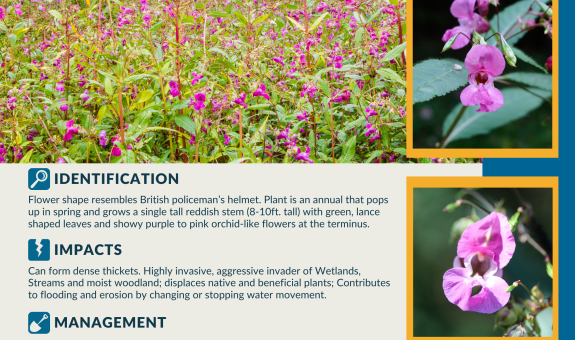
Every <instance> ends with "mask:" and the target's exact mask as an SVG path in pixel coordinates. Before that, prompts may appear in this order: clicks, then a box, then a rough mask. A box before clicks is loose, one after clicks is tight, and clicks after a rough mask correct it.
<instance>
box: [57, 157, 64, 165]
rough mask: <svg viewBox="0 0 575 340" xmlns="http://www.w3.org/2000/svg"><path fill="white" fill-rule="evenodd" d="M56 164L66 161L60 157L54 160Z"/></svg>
mask: <svg viewBox="0 0 575 340" xmlns="http://www.w3.org/2000/svg"><path fill="white" fill-rule="evenodd" d="M56 164H66V161H65V160H64V158H62V157H60V158H58V160H57V161H56Z"/></svg>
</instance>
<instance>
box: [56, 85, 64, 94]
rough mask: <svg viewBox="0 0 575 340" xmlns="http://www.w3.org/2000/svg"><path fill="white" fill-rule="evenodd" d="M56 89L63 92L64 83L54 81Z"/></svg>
mask: <svg viewBox="0 0 575 340" xmlns="http://www.w3.org/2000/svg"><path fill="white" fill-rule="evenodd" d="M56 91H60V92H64V84H62V83H56Z"/></svg>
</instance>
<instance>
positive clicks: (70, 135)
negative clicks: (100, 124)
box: [62, 120, 78, 141]
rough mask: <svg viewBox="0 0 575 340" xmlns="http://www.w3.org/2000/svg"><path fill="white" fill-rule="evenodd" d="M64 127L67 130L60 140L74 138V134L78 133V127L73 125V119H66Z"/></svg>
mask: <svg viewBox="0 0 575 340" xmlns="http://www.w3.org/2000/svg"><path fill="white" fill-rule="evenodd" d="M66 128H67V129H68V130H67V131H66V134H65V135H64V137H63V138H62V140H64V141H68V140H70V139H72V138H74V135H75V134H77V133H78V129H76V128H75V127H74V120H69V121H67V122H66Z"/></svg>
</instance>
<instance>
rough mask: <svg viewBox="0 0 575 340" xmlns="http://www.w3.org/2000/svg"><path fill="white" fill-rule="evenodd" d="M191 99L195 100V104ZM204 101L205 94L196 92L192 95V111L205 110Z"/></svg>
mask: <svg viewBox="0 0 575 340" xmlns="http://www.w3.org/2000/svg"><path fill="white" fill-rule="evenodd" d="M192 99H196V102H193V101H192ZM205 101H206V94H205V93H203V92H198V93H196V94H195V95H194V98H190V105H188V107H190V106H191V105H193V106H194V110H196V111H201V110H203V109H205V108H206V105H205V104H204V102H205Z"/></svg>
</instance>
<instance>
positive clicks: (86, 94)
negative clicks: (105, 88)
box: [80, 89, 90, 101]
mask: <svg viewBox="0 0 575 340" xmlns="http://www.w3.org/2000/svg"><path fill="white" fill-rule="evenodd" d="M80 98H82V100H83V101H88V99H90V90H88V89H86V90H84V93H82V94H81V95H80Z"/></svg>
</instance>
